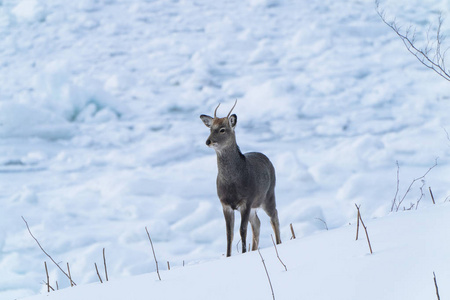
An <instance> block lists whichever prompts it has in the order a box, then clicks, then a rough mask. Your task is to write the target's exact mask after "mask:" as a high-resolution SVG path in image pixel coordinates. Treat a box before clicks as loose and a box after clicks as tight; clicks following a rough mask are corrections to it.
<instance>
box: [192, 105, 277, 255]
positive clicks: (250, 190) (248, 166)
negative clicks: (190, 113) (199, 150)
mask: <svg viewBox="0 0 450 300" xmlns="http://www.w3.org/2000/svg"><path fill="white" fill-rule="evenodd" d="M236 104H237V100H236V102H235V103H234V105H233V107H232V108H231V110H230V112H229V113H228V115H227V116H226V117H224V118H218V117H217V116H216V113H217V109H218V108H219V106H220V103H219V105H217V107H216V109H215V111H214V117H211V116H208V115H201V116H200V119H201V120H202V121H203V123H204V124H205V125H206V127H208V128H210V135H209V137H208V139H207V140H206V145H207V146H208V147H210V148H213V149H214V150H215V152H216V155H217V167H218V173H217V180H216V186H217V195H218V197H219V200H220V203H221V204H222V208H223V214H224V217H225V227H226V234H227V257H229V256H231V248H232V247H231V246H232V242H233V235H234V211H235V210H239V212H240V213H241V224H240V230H239V233H240V235H241V243H242V253H245V252H247V228H248V223H249V221H250V224H251V228H252V234H253V242H252V248H251V249H252V251H255V250H257V249H258V244H259V233H260V226H261V222H260V220H259V218H258V215H257V214H256V210H257V209H258V208H262V209H263V210H264V211H265V212H266V213H267V215H268V216H269V217H270V223H271V225H272V229H273V231H274V233H275V239H276V243H277V244H281V238H280V222H279V220H278V211H277V209H276V203H275V168H274V167H273V165H272V163H271V162H270V160H269V158H267V156H265V155H264V154H262V153H259V152H248V153H245V154H242V152H241V151H240V149H239V146H238V145H237V143H236V133H235V128H236V124H237V116H236V114H232V115H231V112H232V111H233V109H234V107H235V106H236Z"/></svg>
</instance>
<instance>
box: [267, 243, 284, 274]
mask: <svg viewBox="0 0 450 300" xmlns="http://www.w3.org/2000/svg"><path fill="white" fill-rule="evenodd" d="M270 237H271V238H272V243H273V246H274V247H275V252H276V253H277V257H278V260H279V261H280V263H281V264H282V265H283V267H284V269H285V270H286V271H287V267H286V265H285V264H284V263H283V261H282V260H281V258H280V256H279V255H278V249H277V245H276V244H275V241H274V240H273V236H272V235H270Z"/></svg>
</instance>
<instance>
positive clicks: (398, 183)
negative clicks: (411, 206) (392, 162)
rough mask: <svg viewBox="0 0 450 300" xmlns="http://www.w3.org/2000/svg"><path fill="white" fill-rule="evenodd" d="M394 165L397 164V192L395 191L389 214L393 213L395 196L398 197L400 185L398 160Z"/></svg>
mask: <svg viewBox="0 0 450 300" xmlns="http://www.w3.org/2000/svg"><path fill="white" fill-rule="evenodd" d="M396 164H397V190H396V191H395V196H394V200H393V201H392V206H391V212H392V211H394V207H395V202H396V201H397V195H398V190H399V185H400V177H399V175H400V166H399V164H398V160H397V161H396ZM397 210H398V209H397Z"/></svg>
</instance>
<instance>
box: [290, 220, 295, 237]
mask: <svg viewBox="0 0 450 300" xmlns="http://www.w3.org/2000/svg"><path fill="white" fill-rule="evenodd" d="M289 226H290V227H291V233H292V237H291V240H292V239H294V240H295V232H294V227H293V226H292V223H291V224H289Z"/></svg>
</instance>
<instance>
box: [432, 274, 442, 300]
mask: <svg viewBox="0 0 450 300" xmlns="http://www.w3.org/2000/svg"><path fill="white" fill-rule="evenodd" d="M433 278H434V287H435V288H436V296H437V298H438V300H441V297H440V296H439V289H438V285H437V281H436V274H434V272H433Z"/></svg>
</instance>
